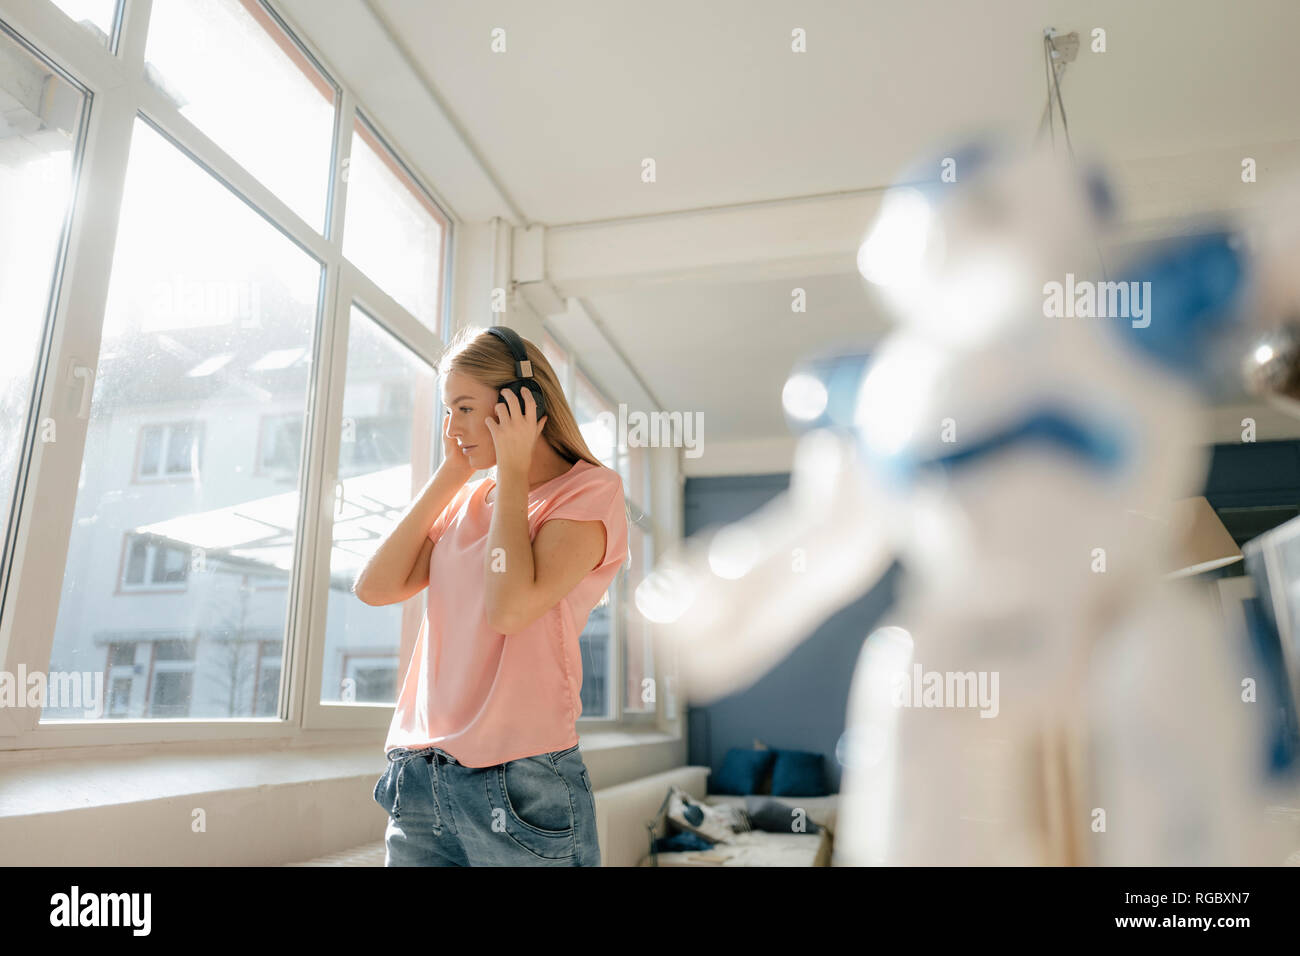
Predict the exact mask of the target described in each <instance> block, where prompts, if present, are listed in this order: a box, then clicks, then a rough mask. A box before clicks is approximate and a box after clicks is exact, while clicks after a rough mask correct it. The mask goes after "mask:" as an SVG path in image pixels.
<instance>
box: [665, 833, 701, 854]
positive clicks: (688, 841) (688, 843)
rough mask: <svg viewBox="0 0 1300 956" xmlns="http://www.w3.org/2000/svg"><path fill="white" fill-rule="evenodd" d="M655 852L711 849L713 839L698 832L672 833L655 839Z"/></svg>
mask: <svg viewBox="0 0 1300 956" xmlns="http://www.w3.org/2000/svg"><path fill="white" fill-rule="evenodd" d="M654 849H655V852H656V853H682V852H686V851H689V850H712V849H713V841H712V840H707V839H705V838H704V837H702V836H700V835H699V834H698V833H687V832H682V833H674V834H673V835H672V836H666V837H659V838H658V839H656V840H655V847H654Z"/></svg>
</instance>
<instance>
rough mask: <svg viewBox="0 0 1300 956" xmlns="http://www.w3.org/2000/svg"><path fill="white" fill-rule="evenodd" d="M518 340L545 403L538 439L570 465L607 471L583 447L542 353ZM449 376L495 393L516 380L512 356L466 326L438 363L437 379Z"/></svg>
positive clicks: (575, 421)
mask: <svg viewBox="0 0 1300 956" xmlns="http://www.w3.org/2000/svg"><path fill="white" fill-rule="evenodd" d="M519 339H520V341H522V342H523V343H524V352H525V354H526V355H527V356H528V361H530V362H531V363H532V365H533V378H534V379H535V380H536V382H537V384H538V385H540V386H541V388H542V400H543V401H544V402H545V403H546V424H545V425H544V426H543V427H542V438H544V439H546V441H547V443H548V444H549V445H550V446H551V447H552V448H554V449H555V450H556V452H558V453H559V455H560V457H561V458H563V459H564V460H565V461H567V462H569V463H570V464H572V463H574V462H577V461H578V460H579V459H581V460H583V461H587V462H591V464H593V465H599V466H600V467H601V468H606V467H608V466H607V465H606V464H605V463H604V462H602V461H600V459H598V458H597V457H596V456H595V455H593V454H592V453H591V449H590V448H589V447H587V442H586V440H585V439H584V438H583V437H582V430H581V429H580V428H578V419H577V418H576V417H575V416H574V414H573V409H571V408H570V407H569V402H568V400H567V399H566V398H565V397H564V389H563V388H561V387H560V379H559V376H557V375H556V374H555V369H553V368H551V363H550V362H548V361H547V360H546V356H545V355H544V354H543V353H542V350H541V349H539V348H538V347H537V346H536V345H534V344H533V343H532V342H530V341H528V339H526V338H524V337H523V336H522V335H521V336H519ZM449 372H460V373H461V374H462V375H468V376H469V377H470V378H472V379H474V381H476V382H478V383H479V384H480V385H485V386H487V387H488V388H490V389H493V390H494V391H497V392H499V391H500V390H501V389H502V388H504V387H505V385H506V383H507V382H513V381H514V380H515V378H516V376H515V360H514V356H513V355H511V354H510V350H509V349H508V348H507V347H506V343H505V342H502V341H501V340H500V339H499V338H497V337H496V336H495V335H493V334H491V333H490V332H488V331H487V329H485V328H482V327H481V326H466V327H465V328H462V329H460V330H459V331H458V332H456V334H455V335H453V336H452V339H451V342H449V343H448V345H447V351H445V352H443V353H442V357H441V358H440V359H439V360H438V375H439V377H442V376H445V375H447V373H449Z"/></svg>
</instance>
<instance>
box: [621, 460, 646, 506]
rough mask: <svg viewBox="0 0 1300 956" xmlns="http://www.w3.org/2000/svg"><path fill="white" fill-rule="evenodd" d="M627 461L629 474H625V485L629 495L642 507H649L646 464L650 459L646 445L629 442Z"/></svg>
mask: <svg viewBox="0 0 1300 956" xmlns="http://www.w3.org/2000/svg"><path fill="white" fill-rule="evenodd" d="M626 461H627V471H628V474H627V475H626V476H624V487H625V488H627V496H628V497H629V498H631V499H632V501H633V502H635V503H636V504H638V505H640V506H641V507H642V508H646V509H649V507H650V502H649V501H648V500H646V499H647V497H648V496H647V494H646V465H647V463H648V460H647V457H646V450H645V447H644V446H642V445H632V444H629V445H628V448H627V456H626Z"/></svg>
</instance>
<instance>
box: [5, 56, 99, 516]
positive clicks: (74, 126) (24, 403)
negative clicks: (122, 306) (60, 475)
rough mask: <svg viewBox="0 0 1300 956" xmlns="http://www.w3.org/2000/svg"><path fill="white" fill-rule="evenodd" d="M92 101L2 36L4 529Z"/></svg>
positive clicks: (12, 494) (15, 479)
mask: <svg viewBox="0 0 1300 956" xmlns="http://www.w3.org/2000/svg"><path fill="white" fill-rule="evenodd" d="M83 101H84V97H83V96H82V94H81V93H80V92H79V91H78V90H76V89H75V88H73V87H72V86H70V85H69V84H68V83H66V82H64V80H63V79H62V78H61V77H59V76H58V75H56V74H55V73H54V72H53V71H52V70H51V69H50V68H49V67H48V66H46V65H45V64H44V63H43V62H42V61H40V60H37V59H35V58H34V57H32V56H31V55H29V54H28V53H27V52H26V51H25V50H23V49H21V48H20V47H19V46H18V45H17V44H16V43H14V42H13V41H12V40H10V39H9V37H8V36H7V35H6V34H4V33H0V328H3V334H4V347H3V348H0V528H3V527H7V526H8V524H9V509H10V506H11V504H12V501H13V496H14V487H15V484H16V482H17V477H18V475H17V469H18V460H19V456H20V454H21V452H22V448H23V444H24V441H23V433H24V429H25V428H26V426H27V417H28V415H29V414H30V412H31V400H32V390H33V388H34V382H35V375H36V360H37V356H38V353H39V352H40V347H41V336H42V334H43V333H44V331H45V328H46V313H47V311H48V309H49V305H50V285H51V282H52V280H53V277H54V272H55V268H56V266H57V263H58V259H59V249H60V245H61V242H62V236H63V223H64V220H65V218H66V216H67V212H68V204H69V203H70V202H71V199H72V175H73V163H74V162H75V157H74V155H73V150H74V147H75V146H76V143H77V134H78V130H79V128H80V125H81V110H82V105H83Z"/></svg>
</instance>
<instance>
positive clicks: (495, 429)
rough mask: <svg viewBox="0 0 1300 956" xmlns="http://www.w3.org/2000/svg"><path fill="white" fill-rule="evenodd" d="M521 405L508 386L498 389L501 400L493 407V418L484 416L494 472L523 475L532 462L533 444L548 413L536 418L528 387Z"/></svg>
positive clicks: (535, 406)
mask: <svg viewBox="0 0 1300 956" xmlns="http://www.w3.org/2000/svg"><path fill="white" fill-rule="evenodd" d="M523 393H524V407H523V408H522V409H521V408H520V407H519V396H517V395H516V394H515V393H514V392H512V391H510V389H508V388H503V389H501V395H502V401H501V402H499V403H498V404H497V405H496V406H495V409H494V411H495V412H496V414H497V417H496V418H492V417H491V416H488V418H486V419H485V420H484V422H485V424H486V425H487V429H488V431H489V432H491V433H492V443H493V444H494V445H495V446H496V450H497V475H498V477H500V476H501V475H502V474H514V475H518V476H520V477H523V478H524V479H527V477H528V469H529V467H530V466H531V465H532V462H533V445H534V444H536V442H537V436H538V435H540V434H541V433H542V429H543V428H545V427H546V419H547V417H548V416H546V415H543V416H542V420H541V421H538V420H537V399H536V398H534V397H533V393H532V390H531V389H527V388H525V389H524V390H523Z"/></svg>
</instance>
